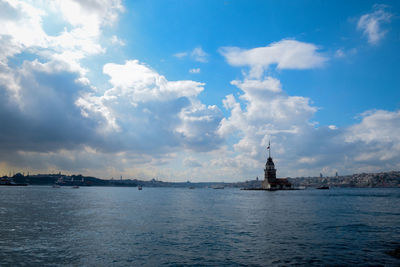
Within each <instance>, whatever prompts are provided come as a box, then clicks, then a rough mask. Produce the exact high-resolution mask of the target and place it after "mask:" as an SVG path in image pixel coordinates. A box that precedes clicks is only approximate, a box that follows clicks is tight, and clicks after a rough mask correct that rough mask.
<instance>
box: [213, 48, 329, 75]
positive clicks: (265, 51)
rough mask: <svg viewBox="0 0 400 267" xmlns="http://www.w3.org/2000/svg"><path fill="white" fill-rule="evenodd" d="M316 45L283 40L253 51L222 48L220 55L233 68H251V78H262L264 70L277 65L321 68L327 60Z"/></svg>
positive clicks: (281, 67)
mask: <svg viewBox="0 0 400 267" xmlns="http://www.w3.org/2000/svg"><path fill="white" fill-rule="evenodd" d="M317 50H318V47H317V46H315V45H314V44H310V43H303V42H299V41H296V40H282V41H279V42H276V43H272V44H270V45H269V46H265V47H257V48H253V49H248V50H246V49H240V48H238V47H222V48H220V53H221V54H222V55H223V56H224V57H225V58H226V60H227V62H228V63H229V64H230V65H232V66H248V67H250V77H252V78H260V77H261V76H262V74H263V72H264V70H266V69H268V67H269V66H271V65H273V64H276V65H277V66H276V67H277V68H278V69H310V68H316V67H321V66H322V65H323V63H324V62H325V61H326V60H327V58H326V57H325V56H323V55H322V54H321V53H319V52H317Z"/></svg>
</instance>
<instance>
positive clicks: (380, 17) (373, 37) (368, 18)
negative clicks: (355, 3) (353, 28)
mask: <svg viewBox="0 0 400 267" xmlns="http://www.w3.org/2000/svg"><path fill="white" fill-rule="evenodd" d="M391 17H392V14H391V13H388V12H386V11H385V6H383V5H375V6H374V11H373V12H372V13H368V14H365V15H362V16H361V17H360V19H359V20H358V23H357V29H359V30H361V31H363V34H364V35H366V36H367V38H368V42H369V43H370V44H373V45H376V44H378V43H379V41H380V40H381V39H382V38H383V37H384V36H385V35H386V33H387V31H386V30H383V29H382V24H384V23H389V22H390V19H391Z"/></svg>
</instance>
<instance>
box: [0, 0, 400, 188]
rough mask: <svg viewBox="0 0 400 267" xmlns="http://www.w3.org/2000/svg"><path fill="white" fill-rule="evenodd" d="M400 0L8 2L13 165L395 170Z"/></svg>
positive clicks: (166, 176)
mask: <svg viewBox="0 0 400 267" xmlns="http://www.w3.org/2000/svg"><path fill="white" fill-rule="evenodd" d="M399 10H400V4H399V2H398V1H334V2H333V1H330V2H328V1H119V0H104V1H74V0H69V1H47V0H41V1H18V0H15V1H11V0H7V1H6V0H0V21H1V23H2V25H3V29H0V46H1V48H2V49H1V50H2V51H1V52H0V63H1V64H0V99H1V100H2V103H3V106H2V107H1V108H0V123H1V125H2V131H1V134H0V172H3V173H4V174H6V173H8V172H10V171H24V172H27V171H30V172H31V173H32V172H33V173H35V172H53V171H54V172H58V171H62V172H64V173H83V174H86V175H95V176H98V177H101V178H110V177H119V176H120V175H122V176H124V177H127V178H140V179H151V178H158V179H162V180H169V181H186V180H192V181H222V180H223V181H239V180H247V179H253V178H254V177H255V176H262V175H263V165H264V164H265V157H266V149H265V148H266V144H267V143H268V141H269V140H271V143H272V153H273V157H274V159H275V161H276V164H277V168H278V176H281V177H286V176H291V177H296V176H314V175H319V173H320V172H322V173H323V174H325V175H333V174H334V173H335V172H336V171H338V172H339V173H341V174H349V173H356V172H377V171H390V170H398V169H399V167H400V165H399V164H400V163H399V162H400V146H399V141H400V140H399V136H400V111H399V109H400V93H399V92H400V90H399V85H400V71H399V70H400V66H399V65H400V63H399V62H400V60H399V59H400V53H399V52H398V47H399V43H400V34H399V29H400V27H399V26H400V24H399V23H400V22H399V19H398V17H399Z"/></svg>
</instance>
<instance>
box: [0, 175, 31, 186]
mask: <svg viewBox="0 0 400 267" xmlns="http://www.w3.org/2000/svg"><path fill="white" fill-rule="evenodd" d="M27 185H28V184H26V183H16V182H14V180H13V179H12V178H9V177H2V178H0V186H27Z"/></svg>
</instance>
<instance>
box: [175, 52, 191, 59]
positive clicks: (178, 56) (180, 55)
mask: <svg viewBox="0 0 400 267" xmlns="http://www.w3.org/2000/svg"><path fill="white" fill-rule="evenodd" d="M187 55H188V53H187V52H180V53H176V54H174V57H177V58H184V57H186V56H187Z"/></svg>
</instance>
